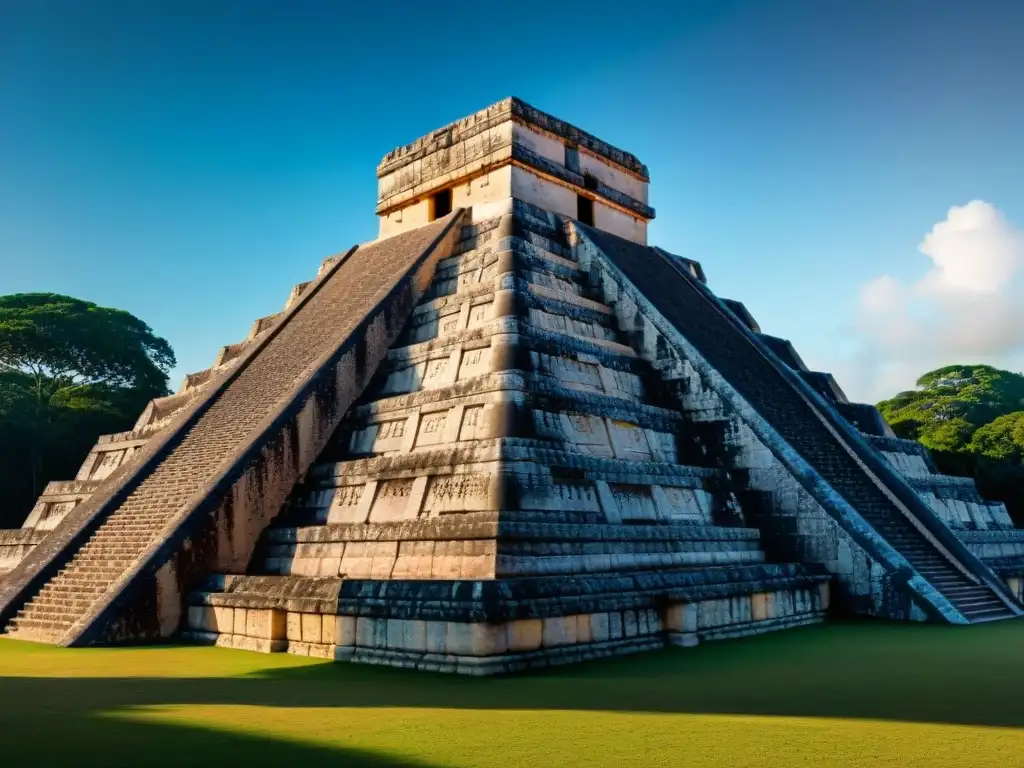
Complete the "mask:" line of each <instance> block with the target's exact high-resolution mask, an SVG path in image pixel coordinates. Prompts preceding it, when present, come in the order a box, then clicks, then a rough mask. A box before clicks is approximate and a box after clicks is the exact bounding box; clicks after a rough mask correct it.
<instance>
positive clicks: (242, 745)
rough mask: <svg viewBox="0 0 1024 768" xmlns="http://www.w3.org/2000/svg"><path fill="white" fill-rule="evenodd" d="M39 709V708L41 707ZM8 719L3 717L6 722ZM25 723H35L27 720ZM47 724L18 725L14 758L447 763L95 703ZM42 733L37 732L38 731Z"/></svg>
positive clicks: (37, 761)
mask: <svg viewBox="0 0 1024 768" xmlns="http://www.w3.org/2000/svg"><path fill="white" fill-rule="evenodd" d="M36 714H38V713H36ZM4 720H5V718H3V717H0V724H2V723H4ZM23 725H26V726H27V725H28V724H27V723H24V724H23ZM39 730H42V731H46V730H49V731H50V734H51V735H50V736H49V737H48V738H47V737H45V736H43V735H42V734H34V733H33V730H32V729H31V728H24V727H23V728H20V729H19V730H17V731H15V730H10V729H9V728H8V727H7V726H6V725H5V727H4V728H3V733H4V734H5V736H11V735H14V734H17V735H18V736H19V738H5V739H4V762H5V764H8V765H45V766H74V767H75V768H87V767H89V766H97V768H101V767H102V768H120V767H121V766H124V767H125V768H135V766H140V765H144V766H147V768H161V767H162V766H167V768H181V766H182V765H189V764H192V765H207V764H210V765H235V764H239V763H244V764H245V765H246V766H247V768H250V767H254V766H275V768H280V767H281V766H287V765H341V766H363V767H364V768H440V767H439V766H434V765H431V764H428V763H424V762H421V761H418V760H412V759H407V758H403V757H399V756H393V755H386V754H381V753H378V752H373V751H370V750H365V749H358V748H353V747H340V746H317V745H311V744H308V743H304V742H301V741H298V740H288V739H283V738H273V737H270V736H255V735H251V734H242V733H237V732H232V731H224V730H216V729H213V728H204V727H202V726H186V725H182V724H179V723H156V722H151V721H146V722H138V721H130V720H125V719H122V718H117V719H114V718H109V717H102V716H99V713H98V712H96V711H94V710H91V709H85V710H75V711H74V712H73V713H70V712H68V711H65V710H63V709H62V710H61V713H60V720H59V721H54V720H43V721H42V723H41V728H40V729H39ZM33 736H34V737H33Z"/></svg>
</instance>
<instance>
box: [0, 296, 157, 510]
mask: <svg viewBox="0 0 1024 768" xmlns="http://www.w3.org/2000/svg"><path fill="white" fill-rule="evenodd" d="M174 363H175V359H174V352H173V351H172V350H171V346H170V344H168V343H167V341H165V340H164V339H162V338H160V337H158V336H156V335H155V334H154V333H153V330H152V329H151V328H150V327H149V326H148V325H146V324H145V323H144V322H142V321H141V320H140V319H139V318H137V317H135V316H134V315H132V314H131V313H129V312H125V311H123V310H119V309H111V308H108V307H100V306H98V305H96V304H94V303H92V302H89V301H83V300H81V299H76V298H73V297H71V296H62V295H59V294H52V293H23V294H14V295H9V296H0V528H2V527H16V526H19V525H21V523H22V522H23V520H24V517H25V516H26V515H27V514H28V511H29V509H30V508H31V505H32V503H33V501H34V500H35V498H36V496H38V494H39V492H40V491H41V490H42V488H43V487H44V486H45V484H46V483H47V482H48V481H50V480H67V479H71V478H72V477H74V474H75V472H76V471H77V469H78V466H79V465H80V464H81V462H82V461H83V460H84V459H85V454H86V453H87V452H88V450H89V448H91V446H92V444H93V443H94V442H95V440H96V437H97V436H98V435H99V434H102V433H106V432H120V431H123V430H125V429H130V428H131V426H132V424H133V423H134V421H135V419H136V418H137V416H138V414H139V413H140V412H141V411H142V409H143V408H144V407H145V405H146V403H147V402H148V401H149V400H150V399H152V398H154V397H160V396H162V395H165V394H167V393H168V389H167V374H168V371H170V369H171V368H172V367H173V366H174Z"/></svg>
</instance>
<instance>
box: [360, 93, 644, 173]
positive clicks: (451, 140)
mask: <svg viewBox="0 0 1024 768" xmlns="http://www.w3.org/2000/svg"><path fill="white" fill-rule="evenodd" d="M509 120H515V121H516V122H520V123H523V124H525V125H528V126H534V127H536V128H539V129H540V130H542V131H544V132H546V133H550V134H553V135H555V136H558V137H559V138H561V139H563V140H565V141H566V142H568V143H569V144H574V145H577V146H579V147H582V148H583V149H585V150H587V151H588V152H591V153H592V154H595V155H597V156H599V157H601V158H602V159H604V160H607V161H608V162H610V163H613V164H615V165H617V166H619V167H620V168H622V169H623V170H624V171H626V172H628V173H630V174H632V175H634V176H638V177H640V178H641V179H643V180H644V181H650V175H649V174H648V172H647V166H645V165H644V164H643V163H641V162H640V161H639V160H638V159H637V158H636V156H634V155H632V154H630V153H629V152H625V151H623V150H621V149H618V148H617V147H613V146H612V145H610V144H607V143H606V142H603V141H601V140H600V139H599V138H597V137H596V136H594V135H593V134H590V133H587V132H586V131H583V130H580V129H579V128H577V127H576V126H574V125H571V124H569V123H567V122H565V121H564V120H559V119H558V118H556V117H554V116H553V115H549V114H548V113H546V112H542V111H541V110H539V109H536V108H535V107H532V106H530V105H529V104H527V103H526V102H524V101H522V100H521V99H517V98H514V97H512V98H507V99H504V100H502V101H499V102H498V103H496V104H492V105H491V106H489V107H487V108H486V109H482V110H480V111H479V112H475V113H474V114H472V115H469V116H468V117H464V118H462V119H461V120H456V121H455V122H453V123H449V124H448V125H446V126H444V127H443V128H438V129H437V130H435V131H431V132H430V133H429V134H427V135H426V136H423V137H421V138H419V139H417V140H416V141H414V142H412V143H411V144H406V145H405V146H401V147H397V148H395V149H393V150H391V151H390V152H388V153H387V154H386V155H385V156H384V158H383V159H382V160H381V161H380V164H379V165H378V166H377V176H378V178H379V177H381V176H386V175H387V174H389V173H393V172H394V171H396V170H398V169H399V168H402V167H404V166H406V165H408V164H410V163H412V162H415V161H416V160H419V159H421V158H423V157H426V156H427V155H430V154H433V153H434V152H437V151H439V150H442V149H446V148H448V147H451V146H452V145H454V144H456V143H458V142H460V141H464V140H466V139H468V138H470V137H472V136H476V135H477V134H480V133H483V132H484V131H487V130H490V129H491V128H493V127H495V126H497V125H500V124H501V123H504V122H507V121H509Z"/></svg>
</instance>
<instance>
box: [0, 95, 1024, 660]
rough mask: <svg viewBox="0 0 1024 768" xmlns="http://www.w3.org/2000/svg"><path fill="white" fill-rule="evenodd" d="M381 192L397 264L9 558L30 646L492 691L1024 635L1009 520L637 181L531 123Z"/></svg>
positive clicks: (617, 165)
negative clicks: (872, 639) (849, 381)
mask: <svg viewBox="0 0 1024 768" xmlns="http://www.w3.org/2000/svg"><path fill="white" fill-rule="evenodd" d="M377 176H378V198H377V211H376V212H377V215H378V217H379V221H380V234H379V237H378V239H376V240H374V241H373V242H369V243H363V244H360V245H357V246H353V247H352V248H350V249H349V250H347V251H345V252H344V253H342V254H341V255H338V256H334V257H331V258H329V259H327V260H326V261H324V262H323V263H322V265H321V266H320V269H319V272H318V274H317V275H316V276H315V277H313V276H312V275H311V277H313V279H311V281H310V282H308V283H303V284H300V285H298V286H295V287H294V288H293V289H292V290H291V293H290V294H289V295H288V298H287V302H286V303H285V306H284V309H283V310H282V311H281V312H279V313H277V314H274V315H270V316H268V317H265V318H261V319H259V320H257V321H256V322H255V323H254V325H253V327H252V330H251V332H250V333H249V336H248V337H247V338H246V339H244V340H242V341H240V342H236V343H233V344H229V345H227V346H224V347H222V348H221V350H220V353H219V354H218V355H217V357H216V359H215V360H214V362H213V365H212V366H211V367H210V368H209V369H207V370H205V371H201V372H198V373H194V374H191V375H189V376H187V377H186V378H185V381H184V382H183V384H182V386H181V388H180V389H179V391H178V392H177V394H174V395H171V396H169V397H164V398H160V399H158V400H154V401H153V402H151V403H150V405H149V406H148V407H147V408H146V409H145V411H144V412H143V413H142V414H141V415H140V417H139V419H138V422H137V423H136V424H135V427H134V428H133V429H132V430H131V431H130V432H125V433H121V434H115V435H104V436H101V437H100V438H99V440H98V441H97V443H96V445H95V447H94V448H93V450H92V452H91V453H90V454H89V455H88V456H87V457H86V458H85V461H84V463H83V464H82V468H81V470H80V471H79V473H78V476H77V477H76V478H74V479H69V480H66V481H63V482H55V483H51V484H50V485H49V486H48V487H47V488H46V489H45V491H44V493H43V494H42V496H40V498H39V500H38V502H37V503H36V505H35V508H34V509H33V510H32V513H31V514H30V516H29V517H28V519H27V520H26V521H25V524H24V526H23V527H22V528H21V529H19V530H14V531H0V573H2V574H4V575H3V576H0V626H2V628H3V632H4V633H6V634H7V635H9V636H10V637H14V638H19V639H25V640H35V641H40V642H47V643H55V644H62V645H98V644H115V643H139V642H145V641H152V640H156V639H159V638H166V637H171V636H176V637H182V638H186V639H188V640H191V641H194V642H198V643H216V644H218V645H224V646H229V647H233V648H243V649H250V650H257V651H265V652H288V653H296V654H302V655H310V656H317V657H323V658H332V659H338V660H345V661H353V662H363V663H373V664H387V665H393V666H400V667H409V668H417V669H429V670H442V671H451V672H463V673H470V674H491V673H497V672H506V671H515V670H520V669H525V668H529V667H535V666H543V665H548V664H555V663H564V662H571V661H578V660H583V659H591V658H597V657H602V656H609V655H614V654H622V653H629V652H633V651H642V650H647V649H654V648H659V647H663V646H665V645H682V646H690V645H694V644H696V643H699V642H705V641H711V640H716V639H720V638H731V637H739V636H743V635H750V634H756V633H761V632H767V631H771V630H782V629H786V628H789V627H795V626H799V625H804V624H809V623H814V622H820V621H822V620H824V619H825V618H826V617H827V616H828V615H830V614H834V615H847V616H849V615H855V616H864V617H881V618H887V619H893V620H901V621H915V622H923V621H930V622H944V623H950V624H974V623H978V622H988V621H995V620H1003V619H1012V618H1019V617H1021V616H1022V614H1024V605H1022V602H1021V600H1022V598H1024V594H1022V591H1024V590H1022V584H1024V531H1022V530H1018V529H1015V528H1014V526H1013V523H1012V521H1011V519H1010V517H1009V515H1008V514H1007V512H1006V509H1005V508H1004V507H1003V505H1001V504H998V503H994V502H990V501H986V500H984V499H983V498H982V497H981V496H980V495H979V494H978V492H977V490H976V489H975V487H974V485H973V483H972V482H971V481H970V480H966V479H963V478H957V477H949V476H945V475H941V474H939V473H938V472H937V471H936V469H935V466H934V464H933V463H932V461H931V459H930V457H929V455H928V453H927V451H925V449H923V448H922V447H921V446H920V445H919V444H918V443H915V442H911V441H907V440H901V439H899V438H897V437H896V436H895V435H894V434H893V432H892V430H891V429H890V428H889V426H888V425H887V424H886V423H885V421H884V420H883V419H882V417H881V415H880V414H879V413H878V411H877V410H876V409H875V408H874V407H872V406H870V405H864V404H858V403H851V402H849V401H848V399H847V397H846V396H845V395H844V393H843V391H842V389H841V388H840V387H839V385H838V384H837V383H836V381H835V380H834V379H833V378H832V376H831V375H829V374H828V373H822V372H817V371H811V370H808V368H807V366H806V365H805V364H804V362H803V361H802V360H801V359H800V357H799V355H798V354H797V352H796V351H795V350H794V349H793V347H792V345H791V344H790V343H789V342H788V341H786V340H784V339H781V338H777V337H775V336H771V335H769V334H767V333H765V332H763V331H762V330H761V328H760V327H759V326H758V324H757V322H756V321H755V319H754V318H753V317H752V316H751V315H750V313H749V312H748V311H747V310H746V308H745V307H744V305H743V304H742V303H740V302H739V301H735V300H731V299H726V298H722V297H719V296H717V295H716V294H715V293H713V292H712V290H711V288H710V287H709V285H708V283H707V281H706V278H705V273H704V268H703V267H702V265H701V264H700V263H698V262H697V261H693V260H690V259H688V258H684V257H681V256H677V255H674V254H671V253H669V252H667V251H665V250H662V249H660V248H658V247H657V246H654V245H649V244H648V238H647V225H648V223H649V222H650V221H651V220H652V219H653V218H654V216H655V211H654V210H653V209H652V208H651V206H650V205H649V203H648V182H649V176H648V171H647V168H646V167H645V166H644V165H643V164H642V163H641V162H640V161H639V160H638V159H637V158H636V157H634V156H633V155H631V154H629V153H628V152H625V151H622V150H620V149H617V148H615V147H613V146H611V145H609V144H606V143H605V142H603V141H601V140H600V139H598V138H596V137H594V136H592V135H590V134H588V133H586V132H584V131H582V130H580V129H578V128H576V127H574V126H572V125H569V124H567V123H565V122H563V121H561V120H558V119H556V118H554V117H552V116H551V115H548V114H545V113H543V112H540V111H539V110H536V109H534V108H533V107H530V106H529V105H527V104H525V103H523V102H522V101H519V100H518V99H506V100H504V101H501V102H499V103H497V104H494V105H493V106H491V107H489V108H487V109H485V110H483V111H481V112H478V113H476V114H474V115H471V116H470V117H467V118H464V119H462V120H459V121H457V122H455V123H452V124H450V125H448V126H445V127H444V128H441V129H439V130H436V131H434V132H433V133H431V134H429V135H428V136H424V137H423V138H421V139H419V140H417V141H415V142H413V143H412V144H409V145H406V146H404V147H400V148H398V149H396V150H394V151H392V152H391V153H389V154H388V155H387V156H386V157H384V159H383V160H382V161H381V163H380V165H379V166H378V169H377ZM707 266H709V267H712V266H713V265H707ZM779 298H780V300H787V299H786V298H785V297H779Z"/></svg>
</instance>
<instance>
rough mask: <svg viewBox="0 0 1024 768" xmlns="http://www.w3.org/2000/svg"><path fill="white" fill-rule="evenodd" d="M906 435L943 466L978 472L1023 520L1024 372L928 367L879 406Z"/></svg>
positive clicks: (982, 485) (987, 491)
mask: <svg viewBox="0 0 1024 768" xmlns="http://www.w3.org/2000/svg"><path fill="white" fill-rule="evenodd" d="M878 409H879V410H880V411H881V412H882V415H883V416H884V417H885V419H886V421H888V422H889V424H890V425H891V426H892V428H893V431H894V432H895V433H896V434H897V435H899V436H900V437H905V438H908V439H911V440H918V441H919V442H921V443H922V444H923V445H924V446H925V447H926V448H928V449H929V450H930V451H931V453H932V457H933V458H934V459H935V463H936V465H937V467H938V469H939V471H941V472H943V473H946V474H950V475H960V476H963V477H973V478H974V480H975V482H976V483H977V486H978V490H979V491H980V492H981V493H982V494H983V495H984V496H986V497H987V498H990V499H995V500H998V501H1002V502H1004V503H1005V504H1006V507H1007V509H1008V510H1009V512H1010V515H1011V516H1012V517H1013V518H1014V520H1016V521H1017V522H1018V525H1021V524H1024V376H1022V375H1020V374H1018V373H1011V372H1009V371H1003V370H1000V369H998V368H993V367H992V366H988V365H950V366H947V367H945V368H939V369H937V370H934V371H929V372H928V373H926V374H924V375H923V376H921V378H919V379H918V380H917V388H916V389H913V390H909V391H907V392H900V393H899V394H898V395H896V396H895V397H893V398H891V399H889V400H885V401H883V402H881V403H879V404H878Z"/></svg>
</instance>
